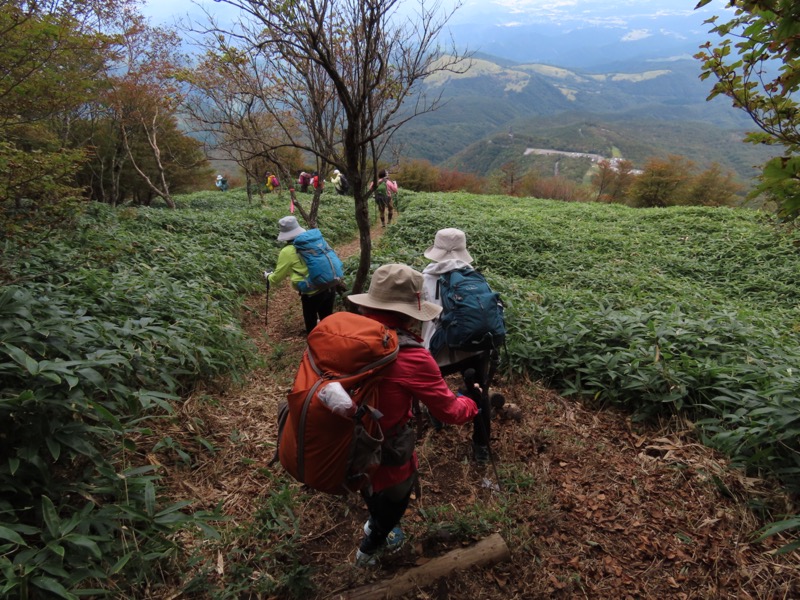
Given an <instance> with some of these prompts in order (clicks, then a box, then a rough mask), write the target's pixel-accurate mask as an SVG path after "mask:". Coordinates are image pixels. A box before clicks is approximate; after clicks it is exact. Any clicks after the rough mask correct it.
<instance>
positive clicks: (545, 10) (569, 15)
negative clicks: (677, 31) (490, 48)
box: [142, 0, 727, 26]
mask: <svg viewBox="0 0 800 600" xmlns="http://www.w3.org/2000/svg"><path fill="white" fill-rule="evenodd" d="M451 3H452V0H444V1H443V4H444V5H447V4H451ZM402 4H403V5H405V6H408V7H409V8H410V7H411V6H413V5H414V4H415V3H414V2H413V1H412V0H403V2H402ZM696 4H697V0H464V5H463V7H462V8H461V9H460V10H459V11H458V12H457V13H456V15H455V17H454V19H453V23H458V22H470V21H473V20H476V19H481V20H483V19H485V18H486V17H487V16H489V15H490V16H491V17H492V20H493V21H494V22H497V23H498V24H501V22H502V24H505V25H514V24H521V23H529V22H542V21H553V22H559V23H561V24H568V23H571V22H572V23H576V24H577V23H582V24H595V25H616V26H620V25H624V23H625V21H626V20H627V19H628V18H629V17H632V16H638V17H643V16H648V15H653V16H655V15H662V16H663V15H666V14H688V13H691V12H693V9H694V7H695V5H696ZM726 4H727V0H714V1H713V2H712V3H711V4H710V5H709V6H708V7H706V9H705V12H706V13H713V14H721V13H723V12H724V11H725V5H726ZM198 5H200V6H203V7H206V9H207V10H208V11H209V12H210V13H211V14H214V15H215V16H217V17H219V18H224V17H225V16H226V15H231V16H235V14H236V13H235V12H234V11H233V9H231V8H230V7H229V6H227V5H225V4H224V3H217V2H213V0H192V1H191V2H187V0H145V5H144V7H143V8H142V11H143V12H144V14H145V15H147V16H149V17H150V18H151V19H152V20H153V24H156V25H157V24H160V23H165V24H171V23H172V22H173V21H174V19H175V18H176V17H183V16H185V15H186V14H187V13H190V14H193V15H200V14H202V12H201V11H200V10H199V9H198Z"/></svg>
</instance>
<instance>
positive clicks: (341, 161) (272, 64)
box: [207, 0, 469, 291]
mask: <svg viewBox="0 0 800 600" xmlns="http://www.w3.org/2000/svg"><path fill="white" fill-rule="evenodd" d="M221 1H222V2H224V3H225V4H229V5H231V6H233V7H237V8H239V9H240V10H241V17H240V19H239V22H238V24H237V25H236V26H235V27H233V28H231V30H225V29H223V28H221V27H219V26H218V25H216V24H214V23H213V21H212V25H211V27H209V28H208V30H207V31H208V32H209V33H211V34H212V36H213V39H214V40H215V43H216V45H217V48H218V53H219V55H220V56H225V57H229V59H230V62H231V63H232V64H235V65H238V66H239V67H240V68H242V69H244V68H248V69H249V68H253V66H255V68H256V69H259V70H261V72H262V73H268V74H269V76H268V78H264V80H263V81H262V84H261V85H259V86H258V87H257V89H250V90H249V93H251V94H253V95H254V96H256V97H257V98H258V100H259V102H260V103H261V105H262V106H263V109H264V110H265V111H267V112H268V113H270V114H271V115H273V116H274V117H275V122H276V123H277V124H279V126H280V127H281V128H282V129H283V133H284V135H285V139H286V141H285V142H280V143H278V144H277V147H280V145H281V144H283V143H286V144H289V145H291V146H292V147H294V148H298V149H300V150H302V151H305V152H308V153H310V154H311V155H313V156H314V157H316V160H317V170H318V172H319V173H320V176H321V177H323V176H325V174H326V172H327V169H328V168H331V167H335V168H337V169H339V170H340V171H342V172H344V173H345V175H346V176H347V179H348V180H349V181H350V183H351V186H352V189H353V195H354V198H355V216H356V222H357V223H358V228H359V239H360V244H361V257H360V263H359V268H358V271H357V273H356V278H355V281H354V282H353V290H354V291H361V290H362V289H363V287H364V283H365V281H366V277H367V274H368V272H369V266H370V257H371V250H372V246H371V242H370V235H369V232H370V222H369V205H368V200H369V197H370V195H371V192H370V190H369V187H370V186H369V183H370V182H373V183H375V182H376V181H377V170H378V160H379V159H380V157H381V155H382V154H383V152H384V151H385V150H386V148H387V145H388V144H389V141H390V139H391V137H392V135H393V134H394V133H395V132H396V131H397V129H398V128H399V127H401V126H402V125H403V124H404V123H406V122H408V121H409V120H410V119H412V118H414V117H415V116H417V115H420V114H423V113H426V112H429V111H432V110H435V109H436V108H437V107H438V106H439V104H440V101H441V95H437V96H434V97H426V96H425V95H424V94H423V93H421V92H420V93H418V92H419V84H421V83H422V81H423V80H424V79H425V78H426V77H428V76H430V75H432V74H434V73H437V72H441V71H451V72H463V71H464V70H466V69H467V68H468V67H469V62H468V60H466V55H465V54H463V53H459V52H458V51H456V50H455V48H453V47H451V48H450V49H449V52H447V53H445V52H443V50H442V48H441V46H440V45H439V41H438V40H439V37H440V35H441V34H442V33H443V31H444V27H445V25H446V24H447V22H448V21H449V19H450V17H451V16H452V14H453V12H452V11H444V12H443V11H442V10H441V4H440V3H438V2H436V3H434V4H433V5H426V3H425V2H424V0H421V1H420V3H419V5H418V6H417V7H416V10H413V11H410V13H409V12H407V11H408V3H404V4H403V9H404V11H403V13H401V12H399V11H398V8H399V7H400V0H307V1H306V2H284V1H283V0H221ZM457 8H458V7H457V6H456V8H454V9H453V10H456V9H457ZM407 14H413V16H406V15H407ZM242 57H246V59H243V58H242ZM287 115H290V118H288V119H287ZM318 202H319V197H318V195H317V196H316V198H315V203H316V205H317V206H318ZM315 208H316V206H313V207H312V212H311V213H309V214H315V212H316V211H315ZM310 225H313V223H310Z"/></svg>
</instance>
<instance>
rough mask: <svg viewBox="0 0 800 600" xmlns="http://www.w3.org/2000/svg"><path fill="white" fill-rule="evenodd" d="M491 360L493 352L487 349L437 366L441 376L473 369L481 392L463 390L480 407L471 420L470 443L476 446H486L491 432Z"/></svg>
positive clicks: (462, 374) (462, 373)
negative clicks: (455, 361) (457, 360)
mask: <svg viewBox="0 0 800 600" xmlns="http://www.w3.org/2000/svg"><path fill="white" fill-rule="evenodd" d="M492 360H495V358H494V357H493V353H492V352H491V351H489V350H487V351H485V352H481V353H480V354H476V355H475V356H470V357H469V358H465V359H464V360H462V361H459V362H457V363H454V364H451V365H446V366H444V367H439V371H441V373H442V377H444V376H447V375H452V374H453V373H460V374H461V376H462V377H463V376H464V371H467V370H468V369H475V374H476V379H477V383H478V384H479V385H480V386H481V389H482V390H483V394H480V393H478V391H477V390H465V392H466V394H467V395H468V396H469V397H470V398H472V399H473V400H475V403H476V404H477V405H478V408H479V409H480V411H481V412H480V413H479V414H478V416H477V417H475V418H474V419H473V420H472V443H473V444H476V445H478V446H488V445H489V439H490V436H491V433H492V429H491V426H492V407H491V405H490V403H489V384H490V383H491V381H489V379H490V377H489V376H490V371H491V366H492Z"/></svg>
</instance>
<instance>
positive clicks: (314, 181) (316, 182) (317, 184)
mask: <svg viewBox="0 0 800 600" xmlns="http://www.w3.org/2000/svg"><path fill="white" fill-rule="evenodd" d="M323 183H324V181H323V180H321V179H320V178H319V173H317V172H316V171H314V173H313V174H312V175H311V185H312V186H313V187H314V191H316V190H317V189H319V188H321V187H322V186H323Z"/></svg>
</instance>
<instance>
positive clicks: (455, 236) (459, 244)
mask: <svg viewBox="0 0 800 600" xmlns="http://www.w3.org/2000/svg"><path fill="white" fill-rule="evenodd" d="M425 258H429V259H431V260H435V261H436V262H441V261H443V260H448V259H459V260H463V261H464V262H465V263H472V256H470V254H469V252H467V236H466V234H465V233H464V232H463V231H461V230H460V229H455V228H453V227H450V228H448V229H440V230H439V231H437V232H436V237H435V238H434V240H433V246H431V247H430V248H428V249H427V250H425Z"/></svg>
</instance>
